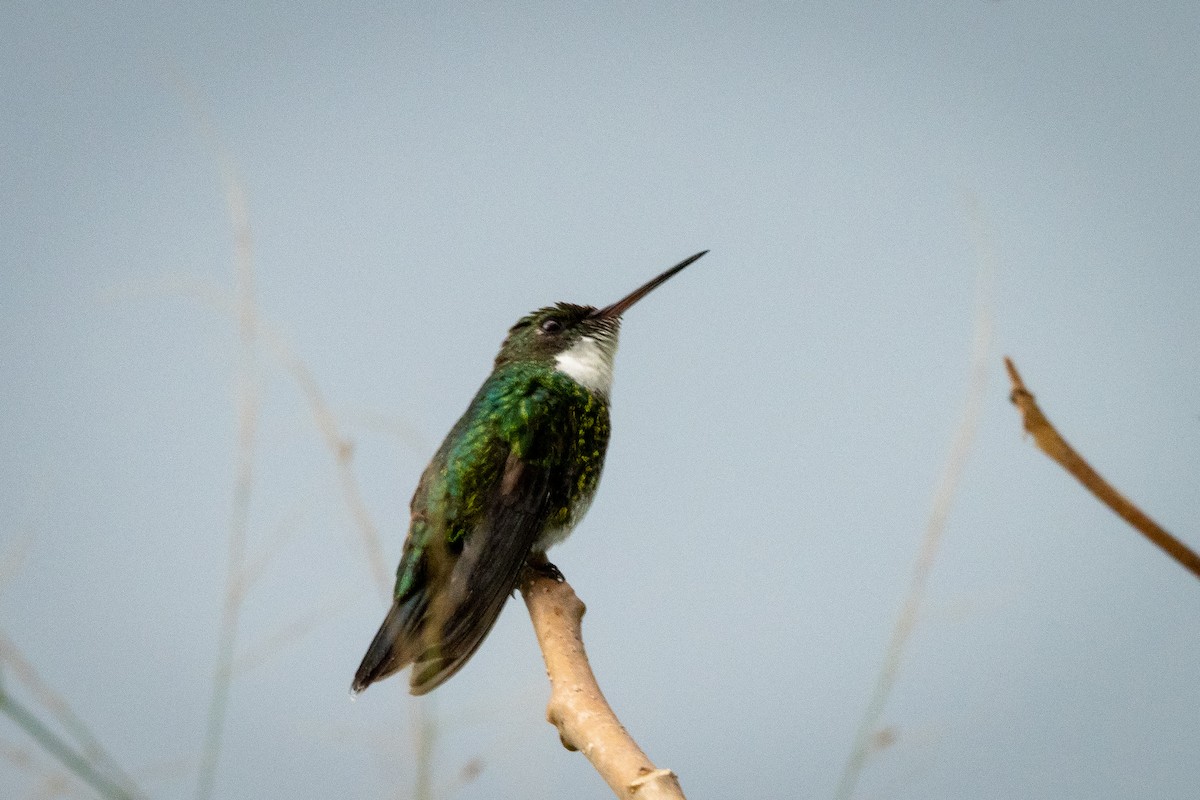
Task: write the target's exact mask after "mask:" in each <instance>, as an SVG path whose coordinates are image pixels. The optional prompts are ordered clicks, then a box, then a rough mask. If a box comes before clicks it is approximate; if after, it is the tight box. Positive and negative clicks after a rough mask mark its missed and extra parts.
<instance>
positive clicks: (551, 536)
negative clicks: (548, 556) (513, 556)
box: [533, 490, 596, 553]
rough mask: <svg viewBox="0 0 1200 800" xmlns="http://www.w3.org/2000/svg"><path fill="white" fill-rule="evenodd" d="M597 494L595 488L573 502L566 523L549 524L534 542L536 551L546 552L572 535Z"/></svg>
mask: <svg viewBox="0 0 1200 800" xmlns="http://www.w3.org/2000/svg"><path fill="white" fill-rule="evenodd" d="M595 496H596V492H595V491H594V490H593V491H591V492H587V493H585V494H584V495H583V496H582V497H580V498H579V499H577V500H576V501H575V502H574V503H572V504H571V513H570V515H569V516H568V517H567V521H566V523H565V524H563V525H556V526H553V527H550V526H547V527H546V528H545V530H543V531H542V532H541V534H540V535H539V536H538V538H537V540H536V541H535V542H534V543H533V549H534V551H535V552H539V553H544V552H546V551H547V550H549V549H550V548H551V547H553V546H554V545H556V544H558V543H559V542H561V541H563V540H565V539H566V538H567V537H568V536H570V535H571V531H572V530H574V529H575V526H576V525H578V524H579V521H580V520H581V519H583V515H584V514H586V513H587V510H588V508H590V507H591V505H592V498H593V497H595Z"/></svg>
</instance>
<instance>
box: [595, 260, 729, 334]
mask: <svg viewBox="0 0 1200 800" xmlns="http://www.w3.org/2000/svg"><path fill="white" fill-rule="evenodd" d="M707 252H708V251H707V250H701V251H700V252H699V253H696V255H694V256H688V257H687V258H685V259H684V260H683V261H680V262H679V263H678V264H676V265H675V266H673V267H671V268H670V269H669V270H667V271H666V272H664V273H663V274H662V275H659V276H658V277H657V278H655V279H653V280H651V281H650V282H648V283H646V284H645V285H643V286H639V287H638V288H637V289H634V290H633V291H632V292H630V293H629V294H627V295H625V296H624V297H622V298H621V299H620V300H618V301H617V302H615V303H613V304H612V305H610V306H605V307H604V308H598V309H596V310H595V311H593V312H592V313H591V316H592V318H593V319H612V318H613V317H619V316H621V315H622V314H624V313H625V312H626V311H628V310H629V307H630V306H632V305H633V304H634V303H636V302H637V301H638V300H641V299H642V298H643V297H645V296H646V295H648V294H650V293H651V292H653V291H654V290H655V289H657V288H658V287H659V286H662V285H663V284H664V283H666V282H667V281H668V280H670V278H671V276H673V275H674V274H675V273H677V272H680V271H682V270H683V268H684V267H686V266H687V265H688V264H691V263H692V262H693V261H695V260H696V259H698V258H700V256H702V255H704V254H705V253H707Z"/></svg>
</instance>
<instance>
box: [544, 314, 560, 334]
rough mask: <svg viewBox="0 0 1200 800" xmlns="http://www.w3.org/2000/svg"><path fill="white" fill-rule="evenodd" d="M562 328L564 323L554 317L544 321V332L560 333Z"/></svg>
mask: <svg viewBox="0 0 1200 800" xmlns="http://www.w3.org/2000/svg"><path fill="white" fill-rule="evenodd" d="M562 328H563V326H562V323H561V322H559V321H558V320H556V319H554V318H553V317H551V318H550V319H548V320H546V321H545V322H543V323H542V333H558V332H559V331H561V330H562Z"/></svg>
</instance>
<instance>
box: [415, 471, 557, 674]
mask: <svg viewBox="0 0 1200 800" xmlns="http://www.w3.org/2000/svg"><path fill="white" fill-rule="evenodd" d="M547 477H548V471H547V469H546V468H545V467H544V466H541V465H533V464H530V463H528V462H526V461H524V460H523V459H521V458H520V457H519V456H517V455H516V454H515V453H513V452H511V451H510V452H509V454H508V456H507V458H506V459H505V463H504V472H503V477H502V479H501V481H500V485H499V486H498V487H497V488H496V491H495V494H494V496H493V497H492V498H491V500H490V502H489V503H488V506H487V510H486V512H485V514H484V518H483V520H482V522H481V523H480V526H479V528H478V529H476V530H474V531H472V532H471V533H470V534H469V535H468V536H467V537H466V542H465V544H464V545H463V549H462V552H461V554H460V555H459V556H458V558H457V559H456V560H455V562H454V564H453V567H452V571H451V575H450V581H449V585H448V587H447V591H445V592H443V593H441V594H439V595H438V596H436V597H434V598H432V599H431V600H430V601H429V607H428V609H427V610H426V614H425V616H426V623H425V634H424V636H423V638H424V639H425V641H426V642H427V643H428V644H429V646H428V647H427V648H426V649H425V650H424V651H423V652H422V653H421V654H420V655H419V656H418V657H417V658H416V661H415V663H414V665H413V671H412V676H411V677H410V679H409V686H410V690H411V691H412V693H413V694H425V693H426V692H428V691H430V690H432V689H434V688H436V687H437V686H439V685H440V684H442V683H443V682H444V681H446V680H447V679H448V678H450V676H451V675H453V674H454V673H456V672H458V670H459V669H461V668H462V666H463V665H464V664H466V662H467V660H468V659H469V658H470V657H471V656H472V654H474V652H475V651H476V650H477V649H478V648H479V645H480V644H482V643H483V640H484V637H486V636H487V634H488V632H489V631H490V630H491V629H492V626H493V625H494V624H495V622H496V619H497V618H498V617H499V616H500V610H501V609H502V608H503V607H504V604H505V603H506V602H507V601H508V598H509V596H510V595H511V594H512V591H513V589H515V588H516V586H517V582H518V580H519V579H520V575H521V568H522V567H523V566H524V565H525V561H526V559H527V558H528V557H529V553H530V550H531V549H532V548H533V543H534V542H535V541H536V540H537V538H538V535H539V534H540V533H541V528H542V522H543V520H544V519H545V516H546V515H545V511H544V510H543V509H541V508H540V505H541V504H543V503H544V502H545V498H546V496H547V490H546V484H547Z"/></svg>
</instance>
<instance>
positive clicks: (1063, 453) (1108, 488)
mask: <svg viewBox="0 0 1200 800" xmlns="http://www.w3.org/2000/svg"><path fill="white" fill-rule="evenodd" d="M1004 366H1005V367H1006V368H1007V369H1008V377H1009V378H1010V379H1011V380H1012V385H1013V390H1012V394H1011V395H1010V398H1009V399H1011V400H1012V402H1013V405H1015V406H1016V407H1017V408H1018V409H1020V411H1021V416H1022V418H1023V421H1024V424H1025V430H1026V432H1027V433H1029V434H1030V435H1031V436H1032V437H1033V441H1034V442H1035V443H1036V444H1037V446H1038V448H1039V449H1040V450H1041V451H1042V452H1043V453H1045V454H1046V455H1048V456H1050V458H1052V459H1054V460H1055V461H1057V462H1058V463H1059V464H1060V465H1061V466H1062V468H1063V469H1065V470H1066V471H1067V472H1069V473H1071V475H1073V476H1074V477H1075V479H1076V480H1077V481H1079V482H1080V483H1082V484H1083V485H1084V488H1086V489H1087V490H1088V491H1089V492H1091V493H1092V494H1094V495H1095V496H1096V499H1098V500H1099V501H1100V502H1102V503H1104V505H1106V506H1108V507H1109V508H1111V509H1112V510H1113V511H1115V512H1117V514H1118V515H1119V516H1120V517H1121V519H1123V520H1125V521H1126V522H1128V523H1129V524H1130V525H1132V526H1133V527H1134V528H1135V529H1136V530H1137V531H1138V532H1139V533H1141V534H1142V535H1143V536H1145V537H1146V538H1147V539H1149V540H1150V541H1152V542H1154V544H1156V545H1158V546H1159V547H1160V548H1162V550H1163V551H1164V552H1165V553H1166V554H1167V555H1169V556H1170V557H1171V558H1173V559H1175V561H1177V562H1178V563H1179V565H1180V566H1182V567H1183V568H1184V569H1186V570H1187V571H1188V572H1191V573H1192V574H1193V575H1195V576H1196V577H1197V578H1200V555H1196V552H1195V551H1194V550H1192V549H1191V548H1189V547H1188V546H1187V545H1186V544H1184V543H1183V542H1181V541H1179V540H1178V539H1176V538H1175V537H1174V536H1172V535H1171V534H1169V533H1167V532H1166V531H1165V530H1163V529H1162V528H1161V527H1159V525H1158V523H1156V522H1155V521H1154V520H1152V519H1150V517H1148V516H1146V514H1145V513H1144V512H1143V511H1142V510H1141V509H1140V508H1138V507H1137V506H1135V505H1134V504H1133V503H1131V502H1129V500H1128V499H1127V498H1126V497H1125V496H1124V495H1122V494H1121V493H1120V492H1118V491H1117V490H1116V489H1114V488H1113V487H1112V485H1111V484H1110V483H1109V482H1108V481H1106V480H1104V478H1102V477H1101V476H1100V473H1098V472H1096V470H1094V469H1092V467H1091V465H1090V464H1088V463H1087V462H1086V461H1084V460H1083V457H1082V456H1080V455H1079V454H1078V453H1076V452H1075V450H1074V448H1072V447H1071V445H1069V444H1067V441H1066V439H1063V438H1062V436H1061V435H1060V434H1059V432H1058V431H1057V430H1055V428H1054V426H1053V425H1051V424H1050V420H1048V419H1046V415H1045V414H1043V413H1042V410H1041V409H1040V408H1038V405H1037V401H1036V400H1034V398H1033V393H1032V392H1030V391H1029V390H1028V389H1027V388H1025V382H1024V381H1022V380H1021V374H1020V373H1019V372H1017V367H1016V365H1015V364H1013V362H1012V359H1011V358H1005V359H1004Z"/></svg>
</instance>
